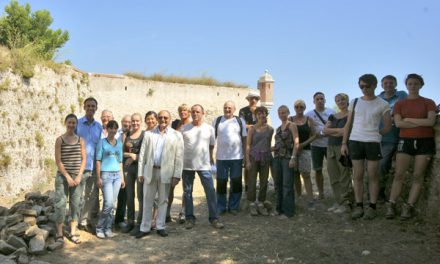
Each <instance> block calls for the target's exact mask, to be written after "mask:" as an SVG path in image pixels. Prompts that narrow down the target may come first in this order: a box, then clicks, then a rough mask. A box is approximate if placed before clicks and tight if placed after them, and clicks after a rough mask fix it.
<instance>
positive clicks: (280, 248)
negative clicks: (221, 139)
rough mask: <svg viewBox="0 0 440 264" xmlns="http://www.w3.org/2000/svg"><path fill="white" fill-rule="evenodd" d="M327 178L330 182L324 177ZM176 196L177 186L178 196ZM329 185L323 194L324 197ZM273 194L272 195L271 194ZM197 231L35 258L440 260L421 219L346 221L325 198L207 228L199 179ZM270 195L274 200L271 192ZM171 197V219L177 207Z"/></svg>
mask: <svg viewBox="0 0 440 264" xmlns="http://www.w3.org/2000/svg"><path fill="white" fill-rule="evenodd" d="M327 179H328V178H327ZM180 193H181V184H179V189H177V190H176V194H180ZM330 193H331V192H330V190H328V186H327V196H328V197H330V196H331V194H330ZM272 194H273V192H272ZM194 196H195V213H196V217H197V223H196V226H195V227H194V228H193V229H192V230H186V229H185V228H184V226H183V225H179V224H177V223H174V222H173V223H171V224H169V225H168V231H169V236H168V237H166V238H162V237H159V236H158V235H157V234H155V233H152V234H151V235H150V236H147V237H145V238H143V239H135V238H133V237H130V236H128V235H126V234H118V236H117V237H115V238H113V239H108V240H100V239H98V238H96V237H95V236H93V235H90V234H88V233H86V232H82V233H81V239H82V241H83V243H82V244H81V245H79V246H76V245H74V244H72V243H71V242H69V241H67V240H66V244H65V247H64V249H61V250H58V251H56V252H54V253H49V254H47V255H45V256H41V257H38V258H37V259H38V260H43V261H47V262H50V263H93V264H97V263H223V264H226V263H440V226H439V225H428V224H425V223H424V222H423V220H422V219H415V220H412V221H408V222H401V221H399V220H391V221H390V220H386V219H385V218H384V217H383V213H384V208H383V206H382V207H381V208H379V210H380V216H379V217H378V218H377V219H375V220H373V221H365V220H359V221H352V220H349V219H347V217H346V216H341V215H336V214H333V213H329V212H327V208H328V207H329V206H330V205H331V204H332V200H331V198H328V199H326V200H324V201H321V202H318V204H317V208H316V210H315V211H308V210H307V208H306V203H305V201H304V200H301V199H300V200H299V201H297V212H296V215H295V217H294V218H293V219H291V220H279V219H278V218H277V217H276V216H269V217H263V216H260V217H251V216H249V214H248V213H247V212H246V211H242V212H240V213H239V214H238V215H237V216H233V215H230V214H226V215H224V216H222V218H221V219H222V221H223V222H224V223H225V229H223V230H216V229H214V228H212V227H211V226H210V225H209V223H208V219H207V208H206V202H205V198H204V193H203V189H202V187H201V184H200V182H199V180H196V184H195V192H194ZM269 197H272V201H273V195H269ZM180 202H181V199H180V197H177V198H176V199H175V204H176V206H175V207H174V213H173V214H174V215H176V214H177V212H178V210H179V208H180Z"/></svg>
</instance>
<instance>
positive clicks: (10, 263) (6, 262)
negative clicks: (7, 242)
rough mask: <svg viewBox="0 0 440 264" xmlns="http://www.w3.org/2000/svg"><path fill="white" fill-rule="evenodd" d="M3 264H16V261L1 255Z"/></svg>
mask: <svg viewBox="0 0 440 264" xmlns="http://www.w3.org/2000/svg"><path fill="white" fill-rule="evenodd" d="M0 263H1V264H15V261H14V260H13V259H12V258H11V257H9V256H3V255H0Z"/></svg>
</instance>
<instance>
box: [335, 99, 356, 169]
mask: <svg viewBox="0 0 440 264" xmlns="http://www.w3.org/2000/svg"><path fill="white" fill-rule="evenodd" d="M357 101H358V98H356V99H354V104H353V114H352V115H351V124H350V130H349V132H348V138H350V134H351V130H352V129H353V120H354V109H355V108H356V104H357ZM339 163H341V165H342V166H344V167H347V168H351V167H353V162H352V161H351V158H350V155H347V156H344V155H341V157H340V158H339Z"/></svg>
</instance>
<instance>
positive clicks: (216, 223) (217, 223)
mask: <svg viewBox="0 0 440 264" xmlns="http://www.w3.org/2000/svg"><path fill="white" fill-rule="evenodd" d="M211 225H212V227H214V228H217V229H222V228H224V227H225V225H224V224H223V223H222V222H220V220H218V219H214V220H213V221H212V222H211Z"/></svg>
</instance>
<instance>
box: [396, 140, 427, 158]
mask: <svg viewBox="0 0 440 264" xmlns="http://www.w3.org/2000/svg"><path fill="white" fill-rule="evenodd" d="M397 153H405V154H408V155H411V156H417V155H434V154H435V140H434V138H401V139H399V144H398V145H397Z"/></svg>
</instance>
